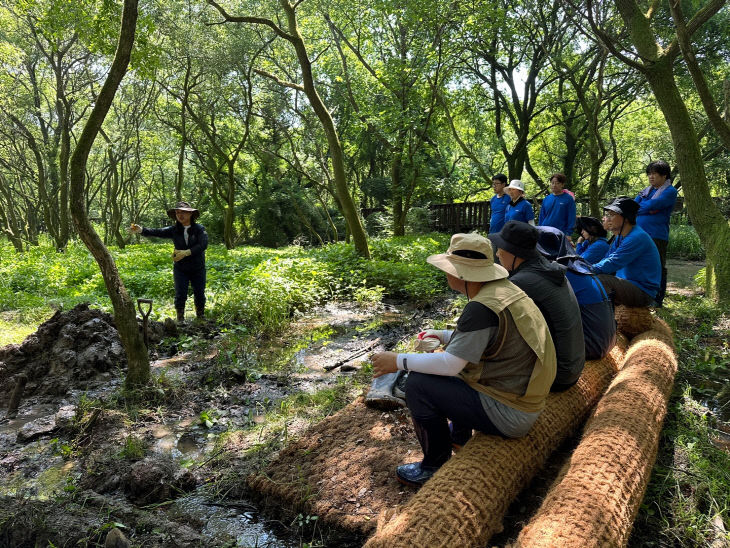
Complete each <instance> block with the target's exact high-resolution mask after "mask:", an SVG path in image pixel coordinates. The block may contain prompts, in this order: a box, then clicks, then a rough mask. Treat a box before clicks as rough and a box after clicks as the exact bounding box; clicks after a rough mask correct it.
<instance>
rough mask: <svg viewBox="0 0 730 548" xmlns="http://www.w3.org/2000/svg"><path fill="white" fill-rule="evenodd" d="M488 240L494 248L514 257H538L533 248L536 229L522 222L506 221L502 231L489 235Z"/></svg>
mask: <svg viewBox="0 0 730 548" xmlns="http://www.w3.org/2000/svg"><path fill="white" fill-rule="evenodd" d="M489 239H490V240H491V241H492V243H493V244H494V245H495V246H496V247H498V248H500V249H504V250H505V251H509V252H510V253H512V255H514V256H515V257H520V258H521V259H533V258H535V257H539V256H540V254H539V253H538V251H537V249H536V248H535V246H537V229H536V228H535V227H534V226H531V225H528V224H527V223H523V222H522V221H507V223H506V224H505V225H504V226H503V227H502V230H500V231H499V232H497V233H495V234H490V235H489Z"/></svg>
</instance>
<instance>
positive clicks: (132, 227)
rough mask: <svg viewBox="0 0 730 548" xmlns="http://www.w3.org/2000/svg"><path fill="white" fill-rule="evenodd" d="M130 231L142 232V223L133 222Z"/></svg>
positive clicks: (133, 232)
mask: <svg viewBox="0 0 730 548" xmlns="http://www.w3.org/2000/svg"><path fill="white" fill-rule="evenodd" d="M129 231H130V232H131V233H132V234H142V225H136V224H134V223H132V224H131V225H129Z"/></svg>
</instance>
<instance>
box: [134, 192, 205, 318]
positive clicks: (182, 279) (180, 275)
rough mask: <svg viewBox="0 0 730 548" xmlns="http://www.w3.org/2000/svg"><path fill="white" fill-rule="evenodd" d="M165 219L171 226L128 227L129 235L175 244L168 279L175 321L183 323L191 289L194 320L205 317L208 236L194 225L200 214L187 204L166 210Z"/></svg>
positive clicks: (176, 205) (199, 226)
mask: <svg viewBox="0 0 730 548" xmlns="http://www.w3.org/2000/svg"><path fill="white" fill-rule="evenodd" d="M167 216H168V217H170V218H171V219H173V220H174V221H175V224H174V225H172V226H168V227H165V228H143V227H142V226H140V225H136V224H132V226H131V231H132V232H134V233H135V234H142V236H156V237H158V238H168V239H171V240H172V241H173V243H174V244H175V250H174V251H173V253H172V260H173V261H174V262H175V264H174V265H173V267H172V275H173V279H174V280H175V310H176V311H177V321H178V322H183V321H185V301H187V299H188V287H189V286H190V285H192V286H193V301H194V302H195V316H196V317H197V318H199V319H203V318H204V317H205V250H206V248H207V247H208V233H207V232H206V231H205V227H204V226H203V225H201V224H198V223H196V222H195V221H196V219H197V218H198V217H200V211H198V210H197V209H195V208H193V207H190V204H189V203H187V202H178V203H177V204H175V207H173V208H170V209H168V210H167Z"/></svg>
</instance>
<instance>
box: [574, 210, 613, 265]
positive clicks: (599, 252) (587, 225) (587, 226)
mask: <svg viewBox="0 0 730 548" xmlns="http://www.w3.org/2000/svg"><path fill="white" fill-rule="evenodd" d="M575 226H576V231H577V232H579V233H580V238H578V243H577V244H576V246H575V252H576V253H577V254H578V255H580V256H581V257H583V258H584V259H585V260H586V261H588V262H589V263H591V264H595V263H597V262H598V261H600V260H601V259H603V258H604V257H605V256H606V253H607V252H608V240H606V236H608V231H607V230H606V229H605V228H603V225H602V224H601V221H599V220H598V219H596V218H595V217H578V218H577V219H576V220H575Z"/></svg>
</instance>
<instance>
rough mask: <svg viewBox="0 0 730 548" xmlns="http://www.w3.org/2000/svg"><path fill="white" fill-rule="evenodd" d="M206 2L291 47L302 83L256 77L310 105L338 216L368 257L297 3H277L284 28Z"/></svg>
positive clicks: (285, 0) (230, 18) (232, 19)
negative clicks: (325, 152)
mask: <svg viewBox="0 0 730 548" xmlns="http://www.w3.org/2000/svg"><path fill="white" fill-rule="evenodd" d="M208 3H209V4H210V5H212V6H213V7H215V8H216V9H217V10H218V12H219V13H220V14H221V15H222V16H223V18H224V19H225V21H227V22H231V23H247V24H253V25H263V26H265V27H268V28H269V29H271V30H272V31H273V32H274V34H275V35H276V36H277V37H279V38H283V39H284V40H286V41H287V42H289V43H290V44H291V45H292V47H293V48H294V50H295V52H296V56H297V60H298V62H299V66H300V69H301V77H302V84H298V83H294V82H287V81H283V80H280V79H279V78H277V77H276V76H275V75H273V74H268V73H263V72H262V71H258V73H259V74H261V75H264V76H267V77H269V78H272V79H273V80H275V81H277V83H279V84H281V85H283V86H285V87H288V88H291V89H297V90H300V91H303V92H304V93H305V94H306V96H307V99H308V100H309V104H310V105H311V107H312V109H313V110H314V112H315V113H316V114H317V118H318V119H319V121H320V123H321V124H322V128H323V129H324V132H325V134H326V136H327V144H328V146H329V156H330V162H331V166H332V172H333V179H334V183H335V190H336V193H337V194H336V197H337V200H338V204H339V206H340V207H341V208H342V215H343V216H344V217H345V221H346V222H347V226H348V228H349V230H350V234H351V235H352V239H353V241H354V244H355V249H356V250H357V252H358V253H359V254H360V255H362V256H363V257H367V258H369V257H370V250H369V249H368V241H367V235H366V234H365V229H364V228H363V226H362V223H361V222H360V216H359V215H358V212H357V209H356V208H355V201H354V200H353V199H352V196H351V195H350V191H349V189H348V187H347V180H346V174H345V161H344V154H343V151H342V144H341V143H340V137H339V134H338V132H337V127H336V125H335V122H334V120H333V119H332V115H331V114H330V112H329V110H328V109H327V107H326V105H325V104H324V102H323V101H322V98H321V97H320V95H319V93H318V92H317V88H316V86H315V82H314V76H313V74H312V61H311V59H310V57H309V53H308V51H307V46H306V44H305V43H304V39H303V37H302V34H301V32H300V30H299V24H298V22H297V15H296V8H297V6H298V5H299V2H297V3H295V4H292V3H290V2H289V1H288V0H279V5H280V6H281V8H282V9H283V11H284V18H285V21H286V25H285V26H280V25H278V24H277V23H275V22H274V21H273V20H272V19H267V18H264V17H253V16H242V17H235V16H232V15H229V14H228V13H227V12H226V10H224V9H223V8H222V7H221V6H220V5H218V4H217V3H216V2H215V1H214V0H208Z"/></svg>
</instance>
